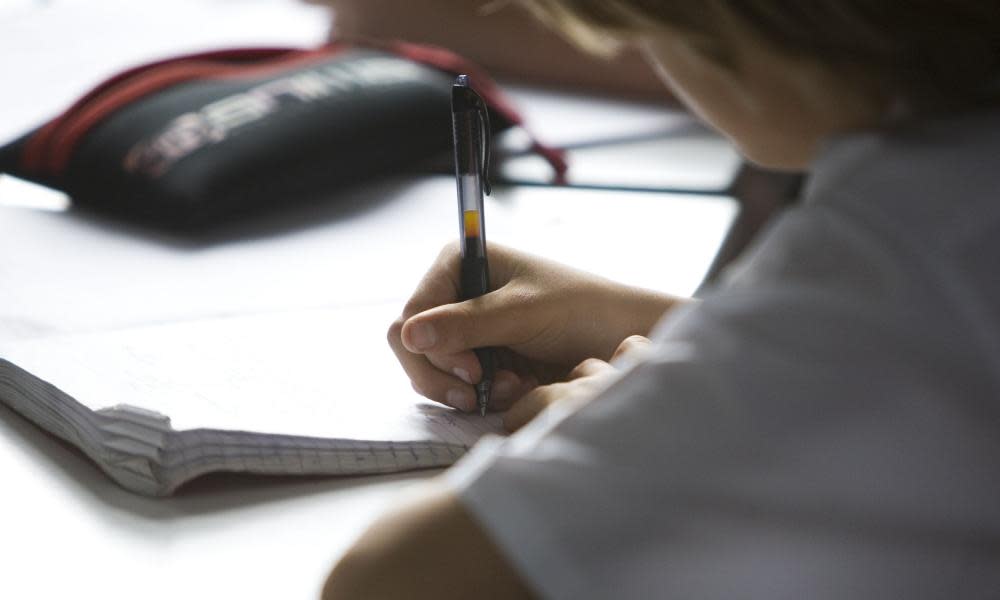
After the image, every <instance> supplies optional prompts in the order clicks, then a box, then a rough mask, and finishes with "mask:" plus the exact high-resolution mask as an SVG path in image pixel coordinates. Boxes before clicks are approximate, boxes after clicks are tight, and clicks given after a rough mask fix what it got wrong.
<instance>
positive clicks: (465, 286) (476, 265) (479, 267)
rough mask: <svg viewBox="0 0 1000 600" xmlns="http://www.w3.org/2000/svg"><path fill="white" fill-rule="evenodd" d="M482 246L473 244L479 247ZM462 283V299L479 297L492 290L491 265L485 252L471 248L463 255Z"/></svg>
mask: <svg viewBox="0 0 1000 600" xmlns="http://www.w3.org/2000/svg"><path fill="white" fill-rule="evenodd" d="M479 247H480V246H473V248H479ZM460 271H461V272H460V274H459V275H460V280H459V282H460V285H461V287H462V299H463V300H470V299H472V298H478V297H479V296H482V295H483V294H486V293H487V292H489V291H490V265H489V263H488V262H487V260H486V255H485V253H483V254H479V253H478V251H474V250H471V249H470V251H469V252H468V253H467V254H466V255H465V256H463V257H462V264H461V267H460Z"/></svg>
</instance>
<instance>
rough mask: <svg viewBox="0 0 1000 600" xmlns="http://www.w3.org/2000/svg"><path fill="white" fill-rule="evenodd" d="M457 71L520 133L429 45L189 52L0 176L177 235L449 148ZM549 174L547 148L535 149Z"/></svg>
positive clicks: (137, 74)
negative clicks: (63, 194)
mask: <svg viewBox="0 0 1000 600" xmlns="http://www.w3.org/2000/svg"><path fill="white" fill-rule="evenodd" d="M458 73H469V74H470V75H471V76H472V80H473V81H474V84H475V86H476V88H477V91H479V92H480V94H481V95H482V96H483V97H484V98H485V99H486V102H487V104H488V105H489V109H490V113H491V115H490V117H491V118H490V122H491V123H492V124H493V128H494V132H496V131H499V130H502V129H506V128H509V127H513V126H517V125H522V124H523V123H522V119H521V117H520V115H519V114H518V113H517V111H516V110H514V108H513V107H512V105H511V103H510V102H509V101H508V100H507V99H506V98H505V97H504V95H503V94H502V92H501V91H500V89H499V88H498V87H497V85H496V84H495V83H494V82H493V81H492V80H491V79H490V78H489V77H488V76H487V75H486V74H484V73H483V72H482V71H481V70H480V69H478V68H477V67H476V66H475V65H472V64H469V63H468V62H466V61H465V60H463V59H462V58H461V57H459V56H457V55H455V54H453V53H451V52H449V51H447V50H444V49H441V48H436V47H431V46H422V45H414V44H408V43H404V42H391V43H385V44H379V45H361V44H353V43H334V44H329V45H324V46H322V47H319V48H313V49H294V48H241V49H229V50H221V51H213V52H205V53H199V54H189V55H184V56H178V57H173V58H169V59H166V60H161V61H157V62H153V63H149V64H145V65H142V66H138V67H135V68H132V69H129V70H127V71H124V72H122V73H120V74H118V75H116V76H114V77H111V78H110V79H108V80H106V81H104V82H103V83H101V84H99V85H98V86H96V87H95V88H94V89H93V90H91V91H90V92H88V93H87V94H85V95H84V96H83V97H81V98H80V99H79V100H78V101H77V102H75V103H74V104H73V105H72V106H70V107H69V108H68V109H67V110H66V111H65V112H63V113H62V114H61V115H59V116H58V117H56V118H54V119H52V120H51V121H49V122H47V123H45V124H44V125H42V126H41V127H38V128H37V129H35V130H33V131H31V132H29V133H27V134H26V135H24V136H22V137H21V138H19V139H17V140H15V141H13V142H12V143H10V144H8V145H6V146H3V147H2V148H0V172H6V173H9V174H12V175H15V176H18V177H21V178H23V179H27V180H30V181H33V182H36V183H40V184H42V185H45V186H48V187H51V188H54V189H57V190H61V191H63V192H66V193H68V194H69V195H70V196H71V198H72V199H73V203H74V206H76V207H80V208H89V209H94V210H98V211H101V212H104V213H107V214H110V215H114V216H118V217H123V218H127V219H135V220H140V221H143V222H146V223H150V224H153V225H156V226H161V227H168V228H171V229H178V230H192V229H202V228H205V227H210V226H213V225H217V224H220V223H225V222H229V221H232V220H233V219H236V218H239V217H241V216H243V215H249V214H257V213H262V212H265V213H266V212H268V211H276V210H281V209H283V208H286V207H290V206H293V205H298V204H302V203H308V202H313V201H324V202H328V201H330V198H331V195H333V196H335V195H336V193H337V192H338V191H341V190H344V189H346V188H349V187H351V186H354V185H357V184H360V183H363V182H366V181H369V180H371V179H373V178H377V177H380V176H386V175H390V174H395V173H398V172H400V171H402V170H407V169H412V168H414V166H415V165H418V164H420V163H421V162H422V161H425V160H427V159H428V157H434V156H446V155H447V154H448V153H449V152H450V149H451V144H452V137H451V136H452V133H451V115H450V99H451V82H452V80H453V79H454V76H455V75H456V74H458ZM535 149H536V150H537V151H538V152H540V153H542V154H543V155H545V156H546V157H547V158H548V160H549V161H550V162H551V163H552V164H553V165H554V167H555V168H556V171H557V172H564V171H565V165H564V164H563V163H562V160H561V156H560V154H559V153H558V152H557V151H554V150H550V149H548V148H547V147H545V146H543V145H541V144H537V143H536V144H535Z"/></svg>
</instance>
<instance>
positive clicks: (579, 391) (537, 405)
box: [503, 335, 652, 431]
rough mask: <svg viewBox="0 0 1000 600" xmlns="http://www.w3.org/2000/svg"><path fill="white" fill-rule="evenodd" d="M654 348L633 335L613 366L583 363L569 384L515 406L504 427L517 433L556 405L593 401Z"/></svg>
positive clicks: (536, 392) (541, 389)
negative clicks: (629, 366)
mask: <svg viewBox="0 0 1000 600" xmlns="http://www.w3.org/2000/svg"><path fill="white" fill-rule="evenodd" d="M651 346H652V343H651V342H650V341H649V340H648V339H647V338H645V337H643V336H641V335H632V336H629V337H627V338H626V339H625V341H623V342H622V343H621V344H619V345H618V349H617V350H615V354H614V356H612V357H611V362H610V363H609V362H605V361H603V360H601V359H599V358H588V359H586V360H584V361H583V362H582V363H580V364H578V365H577V366H576V367H575V368H574V369H573V370H572V371H570V372H569V375H567V377H566V381H563V382H560V383H553V384H549V385H542V386H538V387H536V388H535V389H533V390H531V391H530V392H528V393H527V394H525V395H524V396H523V397H522V398H521V399H520V400H518V401H517V402H515V403H514V405H513V406H512V407H511V408H510V410H509V411H507V414H505V415H504V417H503V424H504V427H506V428H507V430H508V431H517V430H518V429H520V428H521V427H523V426H524V425H526V424H527V423H528V422H529V421H531V420H532V419H534V418H535V417H536V416H537V415H538V413H540V412H542V411H543V410H545V408H546V407H548V406H549V405H550V404H553V403H556V402H574V403H584V402H587V401H589V400H591V399H592V398H594V397H595V396H597V395H598V394H600V393H601V392H602V391H604V389H605V388H607V387H608V386H609V385H611V383H612V382H614V380H615V379H616V378H617V377H618V374H619V373H620V369H621V368H622V367H623V366H624V365H627V364H634V363H635V362H638V361H640V360H642V357H643V356H645V354H646V353H647V352H648V351H649V348H650V347H651Z"/></svg>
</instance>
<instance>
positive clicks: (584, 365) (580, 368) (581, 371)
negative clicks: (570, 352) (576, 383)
mask: <svg viewBox="0 0 1000 600" xmlns="http://www.w3.org/2000/svg"><path fill="white" fill-rule="evenodd" d="M614 370H615V368H614V367H612V366H611V365H610V364H608V363H606V362H604V361H603V360H601V359H599V358H588V359H586V360H584V361H583V362H581V363H580V364H578V365H577V366H576V367H574V368H573V370H572V371H570V372H569V375H567V376H566V380H567V381H573V380H574V379H580V378H581V377H592V376H594V375H603V374H605V373H608V372H609V371H614Z"/></svg>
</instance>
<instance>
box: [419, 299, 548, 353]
mask: <svg viewBox="0 0 1000 600" xmlns="http://www.w3.org/2000/svg"><path fill="white" fill-rule="evenodd" d="M504 296H505V294H503V293H502V292H491V293H489V294H486V295H484V296H481V297H479V298H474V299H472V300H466V301H464V302H456V303H454V304H445V305H442V306H436V307H434V308H432V309H430V310H426V311H424V312H422V313H418V314H416V315H413V316H412V317H410V318H409V319H407V321H406V323H404V324H403V330H402V338H403V345H404V346H406V349H407V350H409V351H410V352H416V353H421V354H426V353H428V352H433V353H444V354H455V353H458V352H462V351H464V350H471V349H473V348H484V347H488V346H509V345H511V344H513V343H515V342H516V341H517V340H519V339H525V334H526V333H527V332H529V330H530V326H531V325H530V324H531V321H532V319H531V314H530V311H525V310H523V309H524V307H523V306H522V307H520V309H521V310H518V307H515V306H512V305H511V304H510V303H509V302H505V301H504Z"/></svg>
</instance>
